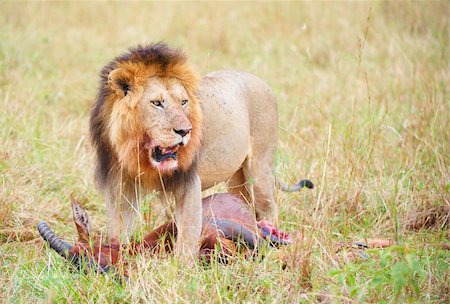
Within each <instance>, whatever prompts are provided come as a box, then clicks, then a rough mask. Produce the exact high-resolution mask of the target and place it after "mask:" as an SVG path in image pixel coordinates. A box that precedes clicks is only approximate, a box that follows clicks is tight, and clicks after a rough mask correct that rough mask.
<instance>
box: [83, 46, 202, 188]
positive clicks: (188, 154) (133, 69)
mask: <svg viewBox="0 0 450 304" xmlns="http://www.w3.org/2000/svg"><path fill="white" fill-rule="evenodd" d="M198 79H199V77H198V75H197V74H196V73H195V72H194V71H193V69H192V68H191V67H190V66H189V65H188V64H187V62H186V57H185V56H184V54H183V53H181V52H180V51H178V50H174V49H170V48H168V47H167V46H166V45H164V44H155V45H150V46H147V47H142V46H138V47H137V48H135V49H130V51H129V53H126V54H124V55H122V56H119V57H117V58H115V59H114V60H113V61H112V62H111V63H110V64H108V65H106V66H105V67H104V68H103V70H102V72H101V82H100V84H101V86H100V90H99V93H98V95H97V100H96V102H95V104H94V108H93V110H92V112H91V119H90V123H91V124H90V130H91V136H92V139H93V143H94V145H95V147H96V152H97V161H98V162H97V178H98V181H100V183H101V184H105V183H106V182H108V181H113V180H116V179H117V178H119V176H123V175H122V173H125V174H126V176H127V178H131V179H134V178H136V177H138V176H139V177H140V178H142V177H143V178H144V181H145V180H147V181H148V182H149V183H151V184H156V183H160V173H162V174H164V175H166V176H167V177H169V176H172V173H174V172H175V171H177V172H178V174H176V176H178V175H180V174H187V173H188V172H191V169H194V168H195V166H194V164H195V160H196V159H197V155H198V153H199V151H200V145H201V138H202V109H201V105H200V101H199V100H198V98H197V97H196V95H195V94H194V92H195V90H196V88H197V85H198Z"/></svg>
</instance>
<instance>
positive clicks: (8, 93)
mask: <svg viewBox="0 0 450 304" xmlns="http://www.w3.org/2000/svg"><path fill="white" fill-rule="evenodd" d="M449 11H450V7H449V4H448V2H446V1H442V2H439V1H430V2H408V3H406V2H401V3H389V2H373V3H369V2H364V3H7V2H2V3H1V4H0V108H1V112H0V143H1V144H0V261H1V263H0V302H7V303H34V302H54V303H64V302H67V303H77V302H82V303H84V302H88V303H112V302H132V303H134V302H139V303H142V302H149V303H152V302H154V303H174V302H179V303H191V302H198V303H203V302H205V303H209V302H214V303H222V302H247V303H254V302H269V303H280V302H287V303H298V302H317V301H325V302H382V301H383V302H393V303H396V302H438V303H439V302H441V303H448V302H449V300H450V299H449V294H450V287H449V286H450V270H449V263H450V251H448V250H445V249H444V248H443V246H442V243H447V244H448V242H449V237H450V236H449V231H448V229H449V228H448V222H449V219H448V217H449V210H450V175H449V172H450V168H449V161H450V159H449V155H450V151H449V142H450V122H449V120H450V111H449V110H450V109H449V108H450V102H449V100H450V94H449V84H450V83H449V80H450V78H449V76H450V75H449V74H450V70H449V67H450V66H449V49H450V47H449V37H450V30H449V29H450V26H449V17H448V16H449ZM156 41H165V42H167V43H168V44H169V45H171V46H174V47H181V48H182V49H184V50H185V52H186V53H187V54H188V55H189V58H190V61H191V62H192V63H193V64H194V65H196V67H197V68H198V70H199V71H200V72H201V73H202V74H205V73H207V72H209V71H214V70H217V69H223V68H236V69H240V70H245V71H249V72H252V73H254V74H256V75H258V76H259V77H261V78H262V79H264V80H265V81H267V82H268V83H269V84H270V86H271V87H272V88H273V90H274V91H275V93H276V95H277V98H278V103H279V118H280V123H279V134H280V140H279V147H278V152H277V158H276V162H277V175H278V176H279V177H281V178H282V179H284V180H286V181H289V182H291V183H293V182H296V181H297V180H299V179H300V178H304V177H307V178H309V179H311V180H312V181H313V182H314V183H315V185H316V188H315V189H314V190H313V191H307V190H305V191H302V192H298V193H293V194H287V193H280V192H279V193H277V196H276V199H277V204H278V206H279V208H280V222H279V224H280V226H281V228H282V229H284V230H287V231H292V232H295V231H301V232H302V233H303V235H304V239H303V241H302V242H299V243H297V244H296V245H295V246H291V247H289V248H285V249H283V250H282V251H281V252H276V251H268V252H266V254H265V258H264V260H262V261H259V262H258V261H253V260H244V259H243V258H242V257H237V258H236V261H234V263H232V264H231V265H229V266H223V265H219V264H216V263H213V264H212V265H211V266H210V267H208V268H205V267H202V266H201V265H196V266H195V267H189V268H188V267H185V266H184V265H182V264H180V263H179V261H177V260H175V259H173V258H171V257H169V258H167V259H156V258H151V257H149V256H138V257H133V258H130V265H129V266H127V267H130V268H131V269H132V270H133V273H132V274H131V276H130V279H129V282H128V283H127V284H125V285H121V284H118V283H117V282H116V281H115V280H113V279H111V278H110V277H104V276H101V275H98V274H96V273H94V272H90V273H87V274H84V273H79V272H72V271H71V270H70V269H68V267H67V263H66V262H65V261H63V260H62V259H61V258H60V257H59V256H57V254H55V253H54V252H52V251H50V250H49V248H48V247H47V246H44V244H43V242H42V239H41V238H40V237H39V235H38V233H37V230H36V224H37V222H38V220H40V219H43V220H45V221H47V222H48V223H49V225H50V226H51V227H52V228H53V229H54V230H55V231H56V232H57V233H58V234H59V235H61V236H63V237H65V238H66V239H67V240H69V241H73V240H74V238H75V236H76V231H75V228H74V225H73V222H72V216H71V209H70V196H71V195H72V194H73V195H75V196H76V197H77V198H79V199H81V200H82V202H84V206H85V207H86V209H87V210H88V212H89V214H90V216H91V219H92V221H93V222H94V223H95V227H94V228H95V229H97V230H100V231H103V232H105V231H106V215H105V205H104V201H103V198H102V197H101V196H100V194H99V193H98V192H97V190H96V189H95V186H94V184H93V176H92V175H93V154H94V153H93V150H92V147H91V146H90V143H89V135H88V115H89V110H90V106H91V104H92V101H93V99H94V97H95V94H96V89H97V84H98V73H99V71H100V69H101V67H102V66H103V65H104V64H106V63H107V62H108V61H109V60H110V59H112V58H113V57H114V56H116V55H118V54H120V53H123V52H124V51H125V50H126V49H127V48H128V47H130V46H135V45H137V44H138V43H148V42H156ZM223 189H224V188H223V186H218V187H217V188H216V189H215V191H221V190H223ZM151 201H152V197H151V196H150V197H146V198H142V207H141V209H142V210H141V211H142V214H143V217H142V218H146V219H147V224H146V225H144V223H143V221H141V229H140V231H141V232H143V231H145V230H146V229H148V228H149V227H154V226H155V225H156V224H158V223H161V222H162V221H163V220H164V212H163V210H164V206H157V205H155V204H153V205H152V204H150V203H151ZM374 237H382V238H389V239H393V240H395V241H396V246H393V247H390V248H388V249H385V250H379V249H378V250H376V249H373V250H369V251H368V254H369V258H368V259H367V260H364V261H353V262H352V261H349V260H348V259H346V257H345V255H342V254H340V253H337V254H336V244H337V243H340V242H347V241H354V240H358V239H360V240H361V239H362V240H363V239H364V238H374ZM280 255H282V256H284V262H285V264H286V265H285V266H286V268H285V269H283V267H282V264H283V263H281V262H280V258H279V256H280Z"/></svg>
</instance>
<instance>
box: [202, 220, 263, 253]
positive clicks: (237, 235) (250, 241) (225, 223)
mask: <svg viewBox="0 0 450 304" xmlns="http://www.w3.org/2000/svg"><path fill="white" fill-rule="evenodd" d="M208 222H209V223H210V224H211V225H212V226H214V227H215V228H216V229H217V230H219V231H221V232H222V233H223V234H224V236H225V238H227V239H230V240H232V241H234V242H237V241H239V240H243V241H244V242H245V243H246V244H247V245H248V247H249V248H250V249H255V248H256V247H258V245H260V244H261V243H262V241H263V240H262V239H261V238H260V237H259V236H258V234H256V233H254V232H252V231H251V230H250V229H248V228H247V227H245V226H244V225H241V224H238V223H235V222H232V221H229V220H227V219H219V218H212V219H209V220H208Z"/></svg>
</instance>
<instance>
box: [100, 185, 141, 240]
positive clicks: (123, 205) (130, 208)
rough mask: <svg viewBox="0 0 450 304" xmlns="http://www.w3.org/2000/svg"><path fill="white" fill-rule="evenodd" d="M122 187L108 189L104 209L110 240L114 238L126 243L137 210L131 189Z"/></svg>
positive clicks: (131, 230)
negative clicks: (105, 210)
mask: <svg viewBox="0 0 450 304" xmlns="http://www.w3.org/2000/svg"><path fill="white" fill-rule="evenodd" d="M124 188H125V187H123V188H122V189H120V190H119V189H108V191H107V193H106V209H107V217H108V236H109V238H110V240H113V239H115V240H119V241H120V242H122V243H128V242H129V241H130V239H129V238H130V235H131V233H132V232H133V227H134V221H135V218H136V215H137V213H138V210H137V204H136V199H135V196H134V195H133V193H131V191H126V190H128V189H124ZM124 190H125V191H124Z"/></svg>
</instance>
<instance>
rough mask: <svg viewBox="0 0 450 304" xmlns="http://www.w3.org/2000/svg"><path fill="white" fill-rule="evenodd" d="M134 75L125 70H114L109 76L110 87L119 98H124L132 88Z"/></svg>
mask: <svg viewBox="0 0 450 304" xmlns="http://www.w3.org/2000/svg"><path fill="white" fill-rule="evenodd" d="M132 80H133V74H132V73H131V72H130V71H128V70H125V69H123V68H117V69H115V70H112V71H111V72H110V73H109V75H108V85H109V86H110V87H111V89H113V91H114V92H115V93H116V95H117V96H119V97H120V98H123V97H124V96H125V95H127V93H128V91H129V90H131V87H132Z"/></svg>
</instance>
